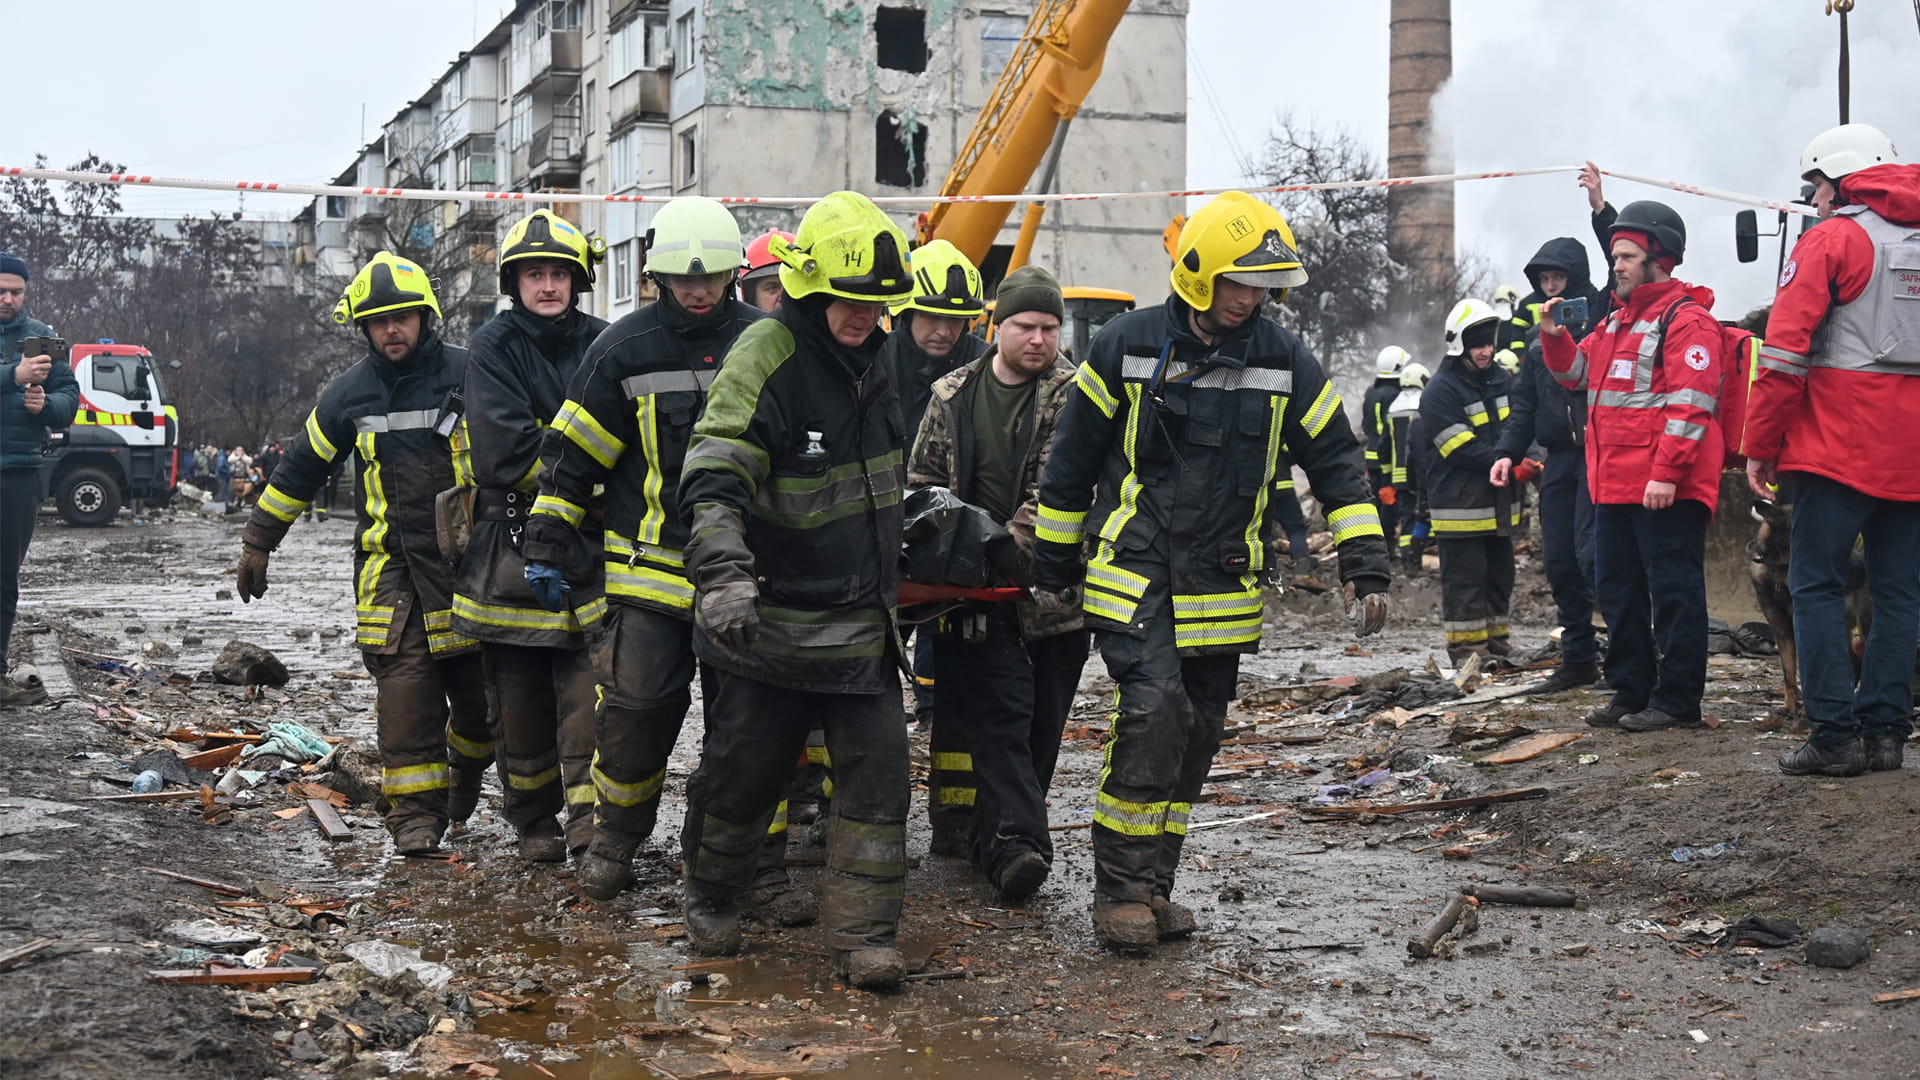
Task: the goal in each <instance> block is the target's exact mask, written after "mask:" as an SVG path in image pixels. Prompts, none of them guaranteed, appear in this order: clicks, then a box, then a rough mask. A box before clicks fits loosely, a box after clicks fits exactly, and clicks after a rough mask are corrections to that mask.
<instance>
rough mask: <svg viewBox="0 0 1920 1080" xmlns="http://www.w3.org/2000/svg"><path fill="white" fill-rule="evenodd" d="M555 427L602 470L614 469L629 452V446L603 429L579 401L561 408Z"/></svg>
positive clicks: (554, 423)
mask: <svg viewBox="0 0 1920 1080" xmlns="http://www.w3.org/2000/svg"><path fill="white" fill-rule="evenodd" d="M553 426H554V427H556V428H558V429H559V430H560V433H561V434H562V435H565V436H566V437H567V438H568V439H569V440H570V441H571V442H572V443H573V444H574V445H575V446H578V447H579V448H580V449H582V450H585V451H586V452H587V455H588V456H589V457H591V458H593V460H595V461H597V462H599V463H600V465H601V467H602V468H607V469H611V468H613V463H614V462H616V461H618V460H620V455H622V454H624V453H626V452H627V444H626V443H624V442H622V441H620V440H619V439H618V438H616V437H615V436H614V434H613V432H611V431H608V430H607V429H606V428H605V427H603V426H602V425H601V423H600V421H598V420H595V419H594V418H593V414H592V413H590V412H588V411H587V410H585V409H583V408H581V407H580V403H579V402H577V401H569V402H567V403H566V404H565V405H562V406H560V415H558V416H556V417H554V418H553Z"/></svg>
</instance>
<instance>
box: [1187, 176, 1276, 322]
mask: <svg viewBox="0 0 1920 1080" xmlns="http://www.w3.org/2000/svg"><path fill="white" fill-rule="evenodd" d="M1222 274H1225V275H1226V276H1227V277H1228V278H1229V279H1230V280H1233V281H1237V282H1239V283H1240V284H1242V285H1258V286H1261V287H1263V288H1267V289H1272V290H1274V291H1275V293H1276V296H1275V299H1276V300H1284V299H1285V298H1286V295H1287V290H1289V289H1293V288H1296V287H1298V286H1301V285H1305V284H1306V283H1307V271H1306V269H1305V268H1303V267H1302V266H1301V265H1300V252H1299V251H1298V250H1297V249H1296V248H1295V247H1294V243H1293V230H1292V229H1290V228H1288V227H1287V219H1286V218H1284V217H1281V216H1280V211H1278V210H1276V209H1274V208H1273V206H1272V205H1271V204H1270V203H1266V202H1263V201H1261V200H1259V199H1256V198H1254V197H1253V196H1251V195H1249V194H1247V193H1246V192H1244V191H1226V192H1222V193H1220V194H1219V195H1218V196H1216V197H1215V198H1214V200H1213V201H1212V202H1210V203H1208V204H1207V205H1205V206H1203V207H1201V208H1200V209H1199V210H1197V211H1195V212H1194V215H1193V217H1191V218H1189V219H1188V220H1187V225H1186V227H1185V228H1183V229H1181V230H1180V239H1179V240H1178V241H1177V242H1176V243H1175V245H1174V253H1173V275H1172V276H1173V291H1174V292H1175V293H1177V294H1178V295H1179V297H1180V299H1182V300H1185V301H1186V302H1187V303H1188V304H1189V305H1191V306H1192V307H1193V309H1194V310H1195V311H1205V310H1207V309H1208V308H1211V307H1212V306H1213V283H1214V279H1215V278H1217V277H1219V276H1221V275H1222Z"/></svg>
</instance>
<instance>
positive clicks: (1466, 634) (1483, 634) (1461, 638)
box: [1447, 626, 1487, 645]
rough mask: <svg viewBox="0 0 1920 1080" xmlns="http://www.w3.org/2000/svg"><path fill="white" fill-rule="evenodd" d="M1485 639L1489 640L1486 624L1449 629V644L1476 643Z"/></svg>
mask: <svg viewBox="0 0 1920 1080" xmlns="http://www.w3.org/2000/svg"><path fill="white" fill-rule="evenodd" d="M1485 640H1487V628H1486V627H1484V626H1476V627H1474V628H1473V629H1471V630H1449V631H1447V644H1449V645H1476V644H1478V643H1480V642H1482V641H1485Z"/></svg>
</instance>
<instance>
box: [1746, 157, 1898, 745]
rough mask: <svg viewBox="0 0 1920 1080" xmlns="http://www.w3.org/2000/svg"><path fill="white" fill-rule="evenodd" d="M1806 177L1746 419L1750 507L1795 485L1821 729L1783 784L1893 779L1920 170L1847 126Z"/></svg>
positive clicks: (1800, 587) (1801, 597) (1798, 637)
mask: <svg viewBox="0 0 1920 1080" xmlns="http://www.w3.org/2000/svg"><path fill="white" fill-rule="evenodd" d="M1800 170H1801V174H1802V179H1805V180H1807V181H1810V182H1811V183H1812V184H1813V185H1814V198H1813V201H1814V205H1815V206H1819V207H1821V208H1822V209H1823V211H1824V214H1825V216H1826V220H1824V221H1822V222H1821V223H1820V224H1818V225H1816V226H1814V227H1813V228H1812V229H1809V230H1808V231H1807V232H1805V233H1803V234H1801V237H1800V241H1799V243H1797V244H1795V245H1794V249H1793V257H1792V259H1791V260H1789V261H1788V262H1787V264H1786V266H1785V267H1784V268H1783V269H1782V270H1781V273H1780V291H1779V294H1778V295H1777V296H1776V297H1775V299H1774V303H1773V313H1772V315H1771V317H1770V318H1769V319H1768V320H1767V340H1766V344H1765V346H1764V347H1762V348H1761V350H1760V368H1759V378H1758V379H1757V380H1756V381H1755V382H1754V385H1753V396H1752V397H1751V399H1750V400H1749V402H1748V405H1747V424H1746V444H1745V450H1746V454H1747V477H1748V482H1749V483H1750V484H1752V486H1753V490H1754V491H1755V493H1763V492H1769V491H1770V490H1771V488H1772V485H1773V483H1774V481H1775V480H1776V479H1780V478H1782V477H1784V479H1785V480H1786V481H1787V482H1788V492H1789V494H1788V498H1790V499H1791V500H1792V502H1793V558H1792V563H1791V566H1790V567H1789V570H1788V578H1789V582H1790V584H1791V587H1792V591H1793V613H1794V630H1795V642H1796V644H1797V645H1798V647H1799V652H1800V685H1801V687H1802V688H1803V689H1804V692H1805V694H1806V708H1807V720H1808V722H1809V723H1810V724H1811V725H1812V729H1813V730H1812V732H1811V733H1810V734H1809V735H1808V736H1807V741H1806V744H1805V745H1803V746H1801V747H1799V748H1797V749H1795V750H1793V751H1792V752H1791V753H1789V754H1787V755H1786V756H1784V757H1782V758H1781V759H1780V771H1781V772H1784V773H1788V774H1789V775H1793V776H1801V775H1806V774H1810V773H1818V774H1822V775H1826V776H1853V775H1857V774H1859V773H1861V772H1865V771H1869V770H1873V771H1878V770H1883V769H1884V770H1893V769H1898V768H1900V766H1901V761H1902V756H1903V754H1904V751H1905V747H1906V744H1907V738H1908V736H1909V735H1910V734H1912V731H1913V719H1912V712H1913V709H1912V706H1913V658H1914V633H1915V629H1916V625H1917V624H1920V470H1916V469H1915V468H1914V464H1913V463H1914V462H1915V460H1916V459H1920V425H1916V423H1915V419H1916V418H1917V417H1920V324H1916V322H1915V320H1914V315H1913V313H1912V310H1911V309H1913V308H1915V307H1916V306H1920V299H1916V298H1915V297H1916V295H1920V290H1916V287H1915V285H1914V280H1913V278H1914V272H1913V269H1912V268H1913V267H1914V266H1915V265H1916V264H1915V263H1914V262H1912V261H1910V260H1911V259H1912V255H1911V252H1912V251H1913V242H1912V240H1911V239H1908V238H1909V237H1910V236H1911V235H1912V234H1913V232H1914V230H1915V229H1917V228H1920V165H1907V164H1900V163H1898V159H1897V158H1896V157H1895V156H1894V150H1893V143H1892V141H1891V140H1889V139H1888V138H1887V136H1886V134H1885V133H1884V132H1882V131H1880V130H1879V129H1878V128H1875V127H1873V126H1871V125H1868V124H1842V125H1840V126H1839V127H1836V128H1832V129H1830V130H1828V131H1825V132H1823V133H1821V134H1820V135H1819V136H1817V137H1816V138H1815V139H1814V140H1813V141H1812V142H1811V143H1809V144H1808V146H1807V149H1806V151H1805V153H1803V154H1802V155H1801V157H1800ZM1895 245H1901V246H1898V247H1896V246H1895ZM1896 253H1899V254H1900V256H1901V260H1902V261H1898V262H1893V261H1890V260H1891V259H1892V258H1893V257H1894V256H1895V255H1896ZM1902 309H1905V310H1902ZM1816 330H1818V331H1821V332H1820V333H1818V334H1816V333H1815V331H1816ZM1856 536H1857V537H1859V538H1860V541H1861V545H1862V547H1863V549H1864V553H1865V560H1866V577H1867V591H1868V592H1869V593H1871V594H1872V597H1873V625H1872V627H1871V629H1870V630H1869V631H1868V633H1867V639H1866V648H1865V650H1864V651H1863V652H1862V654H1861V656H1860V666H1859V678H1858V680H1857V681H1856V680H1854V679H1852V678H1850V676H1852V674H1853V671H1854V667H1853V664H1852V663H1851V662H1850V661H1851V659H1852V658H1851V657H1850V656H1849V655H1848V653H1849V649H1848V633H1847V622H1846V594H1847V581H1848V573H1849V568H1850V564H1851V560H1852V556H1853V548H1854V538H1855V537H1856Z"/></svg>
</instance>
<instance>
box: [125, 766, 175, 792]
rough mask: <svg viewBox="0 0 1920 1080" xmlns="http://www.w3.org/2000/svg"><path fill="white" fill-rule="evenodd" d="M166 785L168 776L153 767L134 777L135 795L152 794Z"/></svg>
mask: <svg viewBox="0 0 1920 1080" xmlns="http://www.w3.org/2000/svg"><path fill="white" fill-rule="evenodd" d="M166 786H167V778H166V777H164V776H161V775H160V774H159V773H157V772H155V771H153V770H152V769H148V770H146V771H145V772H143V773H141V774H140V775H139V776H136V777H134V778H133V793H134V794H135V795H151V794H153V793H154V792H156V791H159V790H160V789H161V788H163V787H166Z"/></svg>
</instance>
